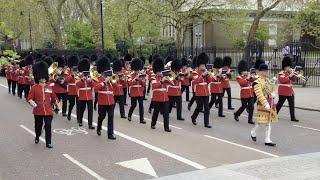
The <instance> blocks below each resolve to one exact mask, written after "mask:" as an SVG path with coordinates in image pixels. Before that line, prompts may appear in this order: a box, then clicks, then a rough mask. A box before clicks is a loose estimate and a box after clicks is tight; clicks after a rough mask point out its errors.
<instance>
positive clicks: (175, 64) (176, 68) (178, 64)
mask: <svg viewBox="0 0 320 180" xmlns="http://www.w3.org/2000/svg"><path fill="white" fill-rule="evenodd" d="M181 68H182V64H181V61H180V60H179V59H176V60H173V61H172V63H171V70H172V71H175V72H177V71H180V69H181Z"/></svg>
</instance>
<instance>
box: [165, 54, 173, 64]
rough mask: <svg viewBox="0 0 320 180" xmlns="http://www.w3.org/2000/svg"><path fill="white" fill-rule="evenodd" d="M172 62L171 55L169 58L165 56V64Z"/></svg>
mask: <svg viewBox="0 0 320 180" xmlns="http://www.w3.org/2000/svg"><path fill="white" fill-rule="evenodd" d="M173 60H174V58H173V57H172V56H171V55H169V56H167V57H166V62H165V64H167V63H168V62H170V61H171V62H172V61H173Z"/></svg>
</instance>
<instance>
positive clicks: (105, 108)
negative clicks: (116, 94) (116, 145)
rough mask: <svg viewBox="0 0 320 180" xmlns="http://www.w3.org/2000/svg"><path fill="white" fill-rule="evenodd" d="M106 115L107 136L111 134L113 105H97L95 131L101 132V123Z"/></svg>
mask: <svg viewBox="0 0 320 180" xmlns="http://www.w3.org/2000/svg"><path fill="white" fill-rule="evenodd" d="M107 113H108V135H112V134H113V117H114V105H98V126H97V131H101V128H102V122H103V120H104V119H105V117H106V115H107Z"/></svg>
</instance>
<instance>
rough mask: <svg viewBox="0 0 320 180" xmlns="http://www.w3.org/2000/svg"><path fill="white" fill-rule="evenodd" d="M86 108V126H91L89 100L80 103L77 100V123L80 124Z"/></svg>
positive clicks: (91, 111)
mask: <svg viewBox="0 0 320 180" xmlns="http://www.w3.org/2000/svg"><path fill="white" fill-rule="evenodd" d="M86 106H88V125H89V126H92V118H93V101H92V100H89V101H81V100H78V108H79V111H78V113H79V114H78V116H77V117H78V118H77V119H78V123H81V124H82V118H83V114H84V111H85V110H86Z"/></svg>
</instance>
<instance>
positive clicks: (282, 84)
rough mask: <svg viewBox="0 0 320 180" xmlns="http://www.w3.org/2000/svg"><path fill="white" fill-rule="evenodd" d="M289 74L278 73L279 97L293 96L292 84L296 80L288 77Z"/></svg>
mask: <svg viewBox="0 0 320 180" xmlns="http://www.w3.org/2000/svg"><path fill="white" fill-rule="evenodd" d="M289 75H290V74H289V72H284V71H282V72H280V73H279V76H278V81H279V84H278V86H279V87H278V94H279V96H292V95H294V91H293V88H292V83H293V82H295V81H296V80H297V78H296V77H294V76H293V77H290V76H289Z"/></svg>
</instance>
